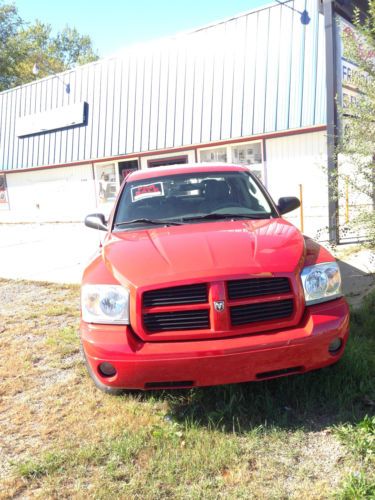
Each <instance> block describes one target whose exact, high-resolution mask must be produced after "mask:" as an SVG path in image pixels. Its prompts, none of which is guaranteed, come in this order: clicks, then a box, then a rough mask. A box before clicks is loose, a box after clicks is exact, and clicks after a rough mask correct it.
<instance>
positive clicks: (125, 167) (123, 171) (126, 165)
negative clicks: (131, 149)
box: [118, 160, 139, 184]
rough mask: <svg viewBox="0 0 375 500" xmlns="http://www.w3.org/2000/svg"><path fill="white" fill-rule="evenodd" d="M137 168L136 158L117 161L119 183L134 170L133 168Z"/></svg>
mask: <svg viewBox="0 0 375 500" xmlns="http://www.w3.org/2000/svg"><path fill="white" fill-rule="evenodd" d="M138 168H139V165H138V160H125V161H119V162H118V173H119V179H120V184H122V181H123V180H124V179H125V177H126V176H127V175H129V174H130V173H131V172H134V170H138Z"/></svg>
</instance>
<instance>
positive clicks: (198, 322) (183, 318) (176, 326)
mask: <svg viewBox="0 0 375 500" xmlns="http://www.w3.org/2000/svg"><path fill="white" fill-rule="evenodd" d="M143 322H144V325H145V327H146V330H148V331H149V332H151V333H155V332H170V331H173V330H205V329H207V328H210V319H209V311H208V310H203V311H176V312H165V313H164V312H163V313H150V314H144V315H143Z"/></svg>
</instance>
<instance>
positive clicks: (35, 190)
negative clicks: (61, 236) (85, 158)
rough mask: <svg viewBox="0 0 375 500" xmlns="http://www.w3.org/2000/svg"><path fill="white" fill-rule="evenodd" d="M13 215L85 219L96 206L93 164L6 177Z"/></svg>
mask: <svg viewBox="0 0 375 500" xmlns="http://www.w3.org/2000/svg"><path fill="white" fill-rule="evenodd" d="M7 184H8V193H9V204H10V208H11V211H12V213H13V218H14V219H15V218H17V219H18V220H20V221H22V220H25V221H30V220H32V221H33V220H38V219H39V218H40V219H41V220H51V221H55V220H58V221H60V220H68V221H70V220H83V218H84V216H85V215H87V213H88V212H89V211H90V210H93V209H94V208H95V204H96V202H95V197H94V195H95V186H94V180H93V175H92V167H91V165H81V166H76V167H61V168H56V169H53V170H51V169H48V170H47V169H46V170H36V171H32V172H15V173H13V174H12V175H8V176H7Z"/></svg>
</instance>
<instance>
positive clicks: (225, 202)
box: [114, 171, 276, 230]
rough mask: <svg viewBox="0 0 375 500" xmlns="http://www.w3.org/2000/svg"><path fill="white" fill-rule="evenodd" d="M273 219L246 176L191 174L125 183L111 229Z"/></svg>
mask: <svg viewBox="0 0 375 500" xmlns="http://www.w3.org/2000/svg"><path fill="white" fill-rule="evenodd" d="M271 215H276V214H275V213H274V211H273V209H272V207H271V205H270V202H269V201H268V199H267V198H266V196H265V194H264V193H263V192H262V191H261V189H260V187H259V186H258V185H257V183H256V181H255V180H254V179H253V178H252V177H251V175H250V174H248V173H247V172H240V171H231V172H228V171H225V172H215V171H213V172H196V173H194V172H190V173H188V174H186V173H184V174H174V175H168V176H163V177H156V178H154V179H143V180H138V181H134V182H128V183H127V184H126V186H125V188H124V191H123V192H122V195H121V199H120V201H119V205H118V208H117V212H116V216H115V220H114V227H115V229H121V230H123V229H126V226H129V228H130V227H131V228H132V229H134V227H137V226H144V225H147V224H171V225H172V224H183V223H188V222H189V223H192V222H195V221H196V222H202V220H204V219H207V220H210V219H211V220H212V219H216V220H218V219H225V218H231V219H236V218H239V219H240V218H248V219H252V218H253V219H259V218H261V219H266V218H270V217H271Z"/></svg>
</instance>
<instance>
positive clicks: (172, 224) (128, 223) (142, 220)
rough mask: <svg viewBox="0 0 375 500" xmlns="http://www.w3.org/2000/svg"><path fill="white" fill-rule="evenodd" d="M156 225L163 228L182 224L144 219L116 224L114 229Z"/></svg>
mask: <svg viewBox="0 0 375 500" xmlns="http://www.w3.org/2000/svg"><path fill="white" fill-rule="evenodd" d="M138 223H140V224H157V225H159V226H160V225H163V226H180V225H181V224H182V222H178V221H174V220H173V221H172V220H163V219H146V218H141V219H133V220H127V221H123V222H116V223H115V227H119V226H128V225H131V224H138Z"/></svg>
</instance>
